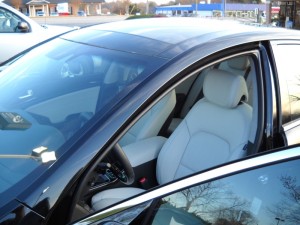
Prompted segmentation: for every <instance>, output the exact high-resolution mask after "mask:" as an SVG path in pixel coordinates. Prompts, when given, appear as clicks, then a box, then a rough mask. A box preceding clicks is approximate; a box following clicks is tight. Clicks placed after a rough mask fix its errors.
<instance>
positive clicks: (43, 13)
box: [36, 11, 46, 16]
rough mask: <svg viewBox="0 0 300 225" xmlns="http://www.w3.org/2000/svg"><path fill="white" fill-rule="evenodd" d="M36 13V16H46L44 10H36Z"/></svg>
mask: <svg viewBox="0 0 300 225" xmlns="http://www.w3.org/2000/svg"><path fill="white" fill-rule="evenodd" d="M36 15H37V16H46V14H45V12H44V11H37V12H36Z"/></svg>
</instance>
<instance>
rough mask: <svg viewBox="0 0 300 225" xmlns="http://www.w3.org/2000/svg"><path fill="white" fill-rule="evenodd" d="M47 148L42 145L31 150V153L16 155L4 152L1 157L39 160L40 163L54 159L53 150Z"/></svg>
mask: <svg viewBox="0 0 300 225" xmlns="http://www.w3.org/2000/svg"><path fill="white" fill-rule="evenodd" d="M47 150H48V148H47V147H44V146H40V147H38V148H35V149H33V150H32V153H31V155H17V154H5V155H1V154H0V158H2V159H34V160H37V161H41V162H42V163H47V162H50V161H55V160H56V156H55V152H54V151H50V152H48V151H47Z"/></svg>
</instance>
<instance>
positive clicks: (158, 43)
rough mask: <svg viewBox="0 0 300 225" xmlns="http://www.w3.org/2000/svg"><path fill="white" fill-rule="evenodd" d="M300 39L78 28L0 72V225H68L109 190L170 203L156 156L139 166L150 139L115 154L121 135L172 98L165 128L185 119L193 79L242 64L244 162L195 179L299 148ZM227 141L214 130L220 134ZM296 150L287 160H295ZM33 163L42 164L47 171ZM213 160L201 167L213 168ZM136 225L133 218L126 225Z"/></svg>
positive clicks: (201, 27) (136, 23) (221, 30)
mask: <svg viewBox="0 0 300 225" xmlns="http://www.w3.org/2000/svg"><path fill="white" fill-rule="evenodd" d="M299 37H300V36H299V32H298V31H293V30H286V29H278V28H263V27H251V26H246V25H240V24H238V23H236V22H228V21H214V20H206V19H204V20H202V19H199V18H176V19H174V18H156V19H141V20H131V21H129V20H128V21H121V22H116V23H108V24H102V25H97V26H91V27H87V28H84V29H81V30H77V31H74V32H71V33H69V34H66V35H63V36H60V37H59V38H56V39H54V40H51V41H49V42H46V43H44V44H42V45H40V46H38V47H36V48H34V49H32V50H30V51H29V52H25V53H24V55H23V56H22V57H20V58H19V59H18V60H16V61H15V62H13V63H12V64H11V65H10V66H9V67H8V68H6V69H5V70H4V71H2V72H1V75H2V76H1V79H0V86H1V89H0V90H1V92H2V93H1V94H0V96H1V97H0V107H1V118H0V119H1V134H0V139H1V143H2V144H0V146H1V148H0V149H1V156H0V165H1V167H2V168H1V170H0V181H1V195H0V196H1V197H0V199H1V201H0V224H67V223H71V222H74V221H78V220H81V219H82V218H84V217H87V216H90V215H91V214H93V213H94V210H93V209H92V208H93V207H92V206H91V204H92V203H91V198H92V197H93V196H94V195H96V194H97V193H99V192H101V191H103V190H107V189H110V188H112V187H124V186H131V187H142V188H143V189H150V190H153V189H154V190H158V194H156V195H155V198H157V197H159V196H164V195H167V194H171V193H172V192H173V191H174V190H172V189H170V191H171V193H169V192H168V190H165V189H163V188H164V185H172V181H168V182H167V183H164V184H163V185H162V186H157V180H156V178H155V167H156V164H157V154H159V153H158V152H156V153H153V155H154V156H152V157H150V158H149V159H148V158H145V157H146V156H144V153H145V152H146V150H145V149H147V148H151V145H150V144H148V142H143V141H145V140H147V139H148V138H149V137H143V138H142V139H141V140H135V141H133V142H134V143H132V142H131V143H128V142H126V143H125V144H121V142H123V141H124V140H123V139H122V138H123V135H124V136H126V135H127V134H128V132H129V131H131V127H132V126H134V125H135V123H138V122H139V121H140V120H143V118H144V115H146V114H147V111H148V110H149V109H152V107H155V105H156V104H157V103H159V102H160V100H162V99H163V98H164V97H165V96H167V95H168V93H170V92H171V91H174V90H175V92H176V106H175V107H174V108H173V109H172V110H171V111H172V113H170V115H168V118H166V121H169V123H172V122H171V120H172V119H174V118H178V119H184V118H180V117H181V113H182V112H181V111H182V108H183V107H184V104H185V103H186V102H187V99H188V96H189V95H190V94H191V92H192V91H191V90H192V87H193V85H194V84H195V83H197V82H196V79H197V77H201V73H202V72H205V71H208V73H210V71H211V70H219V69H220V70H225V71H227V69H226V68H225V63H224V62H226V64H227V62H228V61H230V60H231V59H238V60H239V59H240V58H242V57H245V56H246V57H247V59H249V60H250V61H249V63H247V66H246V67H245V68H244V69H243V70H242V71H243V72H242V73H243V75H242V76H243V77H244V79H245V80H247V79H248V77H252V78H253V77H254V78H253V79H254V80H252V81H251V82H252V84H251V85H252V86H251V87H253V90H252V91H249V90H248V91H249V93H252V95H251V96H252V97H251V101H252V102H251V103H250V102H248V103H247V104H249V105H251V108H252V109H253V110H252V111H251V112H253V113H252V114H253V116H252V120H251V123H250V124H249V126H250V128H249V135H248V141H247V144H246V145H243V146H242V147H241V149H243V151H244V152H243V154H244V155H243V157H238V156H235V157H232V158H230V159H228V160H225V161H220V162H218V163H216V164H209V166H208V167H205V168H201V169H199V171H196V172H197V173H198V172H200V171H206V170H207V169H209V168H211V167H216V166H219V165H223V164H227V163H229V162H230V161H234V160H241V158H244V157H252V156H253V155H256V154H258V153H261V152H266V151H269V150H272V149H277V148H283V147H288V146H291V145H295V144H298V143H299V142H300V136H299V129H300V128H299V125H300V123H299V117H300V112H299V109H300V107H299V105H298V104H299V103H298V102H299V97H300V95H299V93H300V90H299V86H298V83H297V82H299V80H297V79H298V78H297V75H295V77H293V75H294V74H297V72H298V71H299V70H300V68H297V63H296V57H295V56H296V55H297V52H298V51H297V49H298V46H300V45H299V44H300V38H299ZM90 58H92V60H90ZM115 65H116V66H115ZM250 65H251V66H250ZM248 67H251V68H248ZM91 68H92V69H91ZM235 69H239V68H235ZM297 69H298V70H297ZM248 70H249V71H248ZM126 71H127V72H126ZM228 71H229V70H228ZM228 71H227V72H228ZM125 72H126V75H124V74H125ZM227 72H226V73H227ZM230 72H231V73H233V72H232V71H230ZM287 73H288V74H289V75H291V76H287V75H286V74H287ZM120 74H122V75H120ZM287 77H288V78H289V79H287ZM248 88H249V86H248ZM182 90H183V91H182ZM208 91H209V90H208ZM216 91H217V90H216ZM198 92H199V93H198V94H197V96H194V97H195V99H194V101H192V104H191V107H192V106H193V105H194V104H195V102H197V101H198V99H201V98H203V93H202V91H201V88H199V91H198ZM95 93H96V94H95ZM249 95H250V94H249ZM94 98H95V99H96V100H95V101H94V102H92V101H93V99H94ZM206 116H207V117H209V115H207V114H206ZM7 117H9V118H11V120H12V121H8V119H7ZM16 119H17V120H18V121H21V123H19V122H16V121H15V120H16ZM219 119H220V120H222V118H219ZM230 120H232V121H231V122H230V123H232V124H233V125H234V124H235V121H234V119H233V118H231V119H230ZM151 123H152V122H151ZM151 123H150V124H151ZM164 123H165V122H164ZM169 123H168V124H169ZM163 127H164V126H162V127H161V129H160V132H159V133H158V134H157V135H154V136H153V137H152V136H151V137H150V138H157V137H158V136H164V137H165V139H167V138H169V137H171V136H172V132H173V130H172V129H171V128H170V127H169V126H168V127H167V129H163ZM227 129H229V128H228V127H222V126H220V127H219V128H218V130H220V131H222V132H223V133H230V132H231V131H230V130H227ZM245 129H246V128H245ZM236 135H238V134H236ZM165 139H164V140H163V141H162V142H165ZM233 139H234V138H233ZM139 141H142V144H141V145H139V148H142V149H140V150H141V151H139V152H133V153H132V152H131V155H130V154H129V155H127V157H128V159H127V157H126V156H124V153H123V151H122V148H124V152H125V155H126V151H129V150H128V148H129V147H127V146H128V145H130V144H136V143H138V142H139ZM124 142H125V141H124ZM166 142H167V141H166ZM118 143H120V144H118ZM198 147H199V148H200V146H198ZM198 147H197V148H198ZM143 149H144V153H143ZM111 150H114V151H113V152H114V153H115V154H114V155H110V154H111V153H110V151H111ZM296 150H297V151H296V152H297V154H295V155H293V156H291V158H295V157H299V155H300V152H299V150H298V149H296ZM43 153H49V154H48V155H47V156H46V159H45V160H44V158H43V157H42V154H43ZM174 154H175V153H174ZM215 154H216V153H212V155H211V156H210V155H209V157H210V158H214V157H215V158H218V157H217V156H216V155H215ZM270 155H272V154H271V153H270ZM131 156H134V157H136V158H135V159H132V158H131ZM203 156H204V155H203ZM147 157H148V156H147ZM200 158H201V157H200ZM203 158H206V156H205V157H203ZM265 158H267V157H263V158H262V160H265ZM128 160H129V162H130V163H128ZM170 160H172V159H170ZM199 160H200V159H199ZM278 160H279V159H278ZM280 160H282V159H280ZM108 162H109V164H107V163H108ZM166 163H169V162H167V161H166ZM122 164H123V165H122ZM130 164H131V165H130ZM262 164H264V163H262ZM237 165H239V164H237ZM131 166H132V167H133V170H131V168H130V167H131ZM128 167H129V168H128ZM236 169H237V170H236V171H242V169H239V168H238V167H237V168H236ZM103 171H104V172H103ZM131 173H132V174H131ZM232 173H235V171H234V170H233V171H231V172H230V174H232ZM133 174H134V175H133ZM183 174H184V175H182V176H181V175H178V177H175V180H176V181H177V180H179V179H182V182H183V183H184V182H185V181H186V179H188V178H185V177H186V175H189V176H190V175H191V173H188V172H186V173H183ZM126 175H127V176H126ZM193 176H194V175H193ZM193 176H191V178H193ZM220 176H221V175H220ZM120 181H121V182H120ZM197 182H198V181H197ZM199 182H200V181H199ZM201 182H202V181H201ZM158 183H159V182H158ZM174 184H175V185H179V184H180V182H179V183H174ZM191 185H195V184H191ZM160 187H162V189H160ZM166 187H168V186H166ZM182 187H184V188H186V187H187V186H182ZM178 188H180V187H178ZM159 190H162V193H160V192H159ZM149 199H151V198H149V197H148V198H145V201H146V200H147V201H148V200H149ZM133 201H134V199H133ZM139 203H141V200H139ZM149 204H150V203H148V202H147V203H146V206H145V207H148V206H149ZM132 205H134V204H131V206H132ZM150 205H151V204H150ZM121 206H122V205H121ZM107 207H108V206H107ZM122 207H123V206H122ZM104 208H106V207H104ZM112 209H113V210H115V209H114V208H112ZM96 211H97V210H96ZM108 211H109V209H108ZM117 211H118V210H117ZM142 211H143V210H142ZM104 212H107V211H104ZM107 215H111V212H110V213H108V214H107ZM96 218H97V217H96ZM99 218H100V217H99ZM102 218H103V217H102V216H101V219H102ZM145 218H146V217H145ZM148 219H149V218H148ZM86 221H88V222H86V224H89V223H90V222H96V221H97V219H94V218H93V220H86ZM142 221H143V219H141V217H139V220H138V221H134V223H135V224H142ZM188 221H189V220H188ZM278 221H279V220H278ZM83 224H85V222H83ZM187 224H189V222H187Z"/></svg>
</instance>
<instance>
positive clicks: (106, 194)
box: [92, 187, 144, 210]
mask: <svg viewBox="0 0 300 225" xmlns="http://www.w3.org/2000/svg"><path fill="white" fill-rule="evenodd" d="M143 191H144V190H143V189H140V188H132V187H124V188H114V189H109V190H106V191H102V192H100V193H98V194H96V195H94V196H93V198H92V206H93V209H95V210H99V209H103V208H105V207H107V206H109V205H112V204H114V203H116V202H119V201H122V200H123V199H126V198H129V197H131V196H133V195H137V194H139V193H142V192H143Z"/></svg>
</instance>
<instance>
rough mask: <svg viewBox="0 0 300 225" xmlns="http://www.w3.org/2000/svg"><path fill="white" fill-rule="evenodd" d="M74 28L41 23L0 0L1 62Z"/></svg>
mask: <svg viewBox="0 0 300 225" xmlns="http://www.w3.org/2000/svg"><path fill="white" fill-rule="evenodd" d="M72 29H74V27H64V26H51V25H39V24H38V23H36V22H35V21H34V20H32V19H30V18H29V17H28V16H26V15H24V14H23V13H21V12H20V11H18V10H16V9H14V8H12V7H10V6H8V5H7V4H5V3H3V2H1V0H0V49H1V51H0V64H1V63H3V62H5V61H6V60H8V59H10V58H11V57H13V56H15V55H16V54H18V53H20V52H22V51H23V50H25V49H27V48H29V47H31V46H33V45H35V44H38V43H40V42H42V41H44V40H46V39H49V38H51V37H54V36H56V35H58V34H61V33H64V32H67V31H70V30H72Z"/></svg>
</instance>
